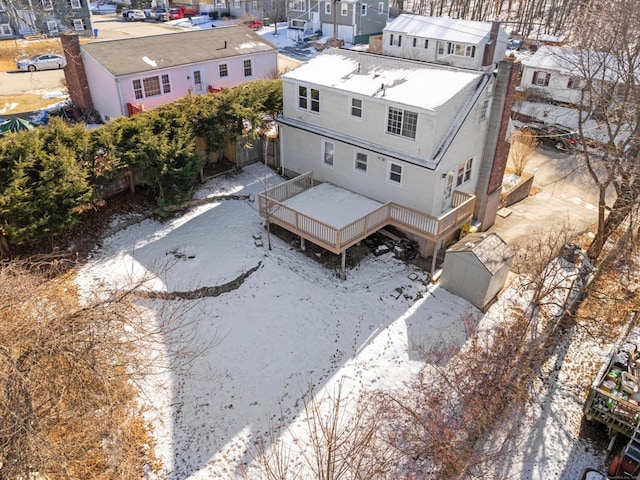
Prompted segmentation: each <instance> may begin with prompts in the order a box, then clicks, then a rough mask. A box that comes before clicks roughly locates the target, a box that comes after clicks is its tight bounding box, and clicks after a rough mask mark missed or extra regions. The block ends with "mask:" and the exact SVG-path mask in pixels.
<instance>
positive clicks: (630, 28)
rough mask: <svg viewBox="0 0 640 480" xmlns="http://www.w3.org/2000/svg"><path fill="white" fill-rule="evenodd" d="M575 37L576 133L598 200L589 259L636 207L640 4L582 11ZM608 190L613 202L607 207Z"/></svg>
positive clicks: (639, 186) (621, 0) (639, 194)
mask: <svg viewBox="0 0 640 480" xmlns="http://www.w3.org/2000/svg"><path fill="white" fill-rule="evenodd" d="M575 38H576V47H577V49H578V54H577V55H575V56H573V57H572V59H573V60H570V61H571V63H572V65H571V66H572V68H573V69H575V70H577V71H578V72H579V74H578V78H577V79H576V81H577V82H581V84H582V85H581V86H582V90H581V103H582V107H581V108H580V109H579V110H578V112H579V124H578V134H579V137H580V140H581V144H582V153H583V156H584V160H585V163H586V166H587V169H588V171H589V174H590V175H591V178H592V179H593V181H594V184H595V186H596V188H597V189H598V195H599V200H598V228H597V232H596V236H595V238H594V240H593V242H592V244H591V246H590V247H589V250H588V255H589V257H590V258H591V259H592V260H595V259H596V258H598V256H599V255H600V252H601V251H602V248H603V246H604V244H605V242H606V241H607V239H608V238H609V237H610V236H611V234H612V233H613V232H614V231H615V230H616V229H617V228H618V227H619V226H620V225H621V224H622V222H624V221H625V220H626V219H628V218H629V215H631V214H632V212H633V211H635V210H637V208H638V205H639V203H640V164H639V163H638V153H639V152H640V83H639V82H640V80H639V76H638V75H639V73H638V71H637V69H638V68H639V67H640V4H639V3H638V2H635V1H632V0H616V1H613V2H608V3H607V4H606V5H605V4H602V5H601V6H600V8H597V9H596V8H595V7H593V8H587V7H585V8H583V9H582V17H581V18H580V21H579V22H577V27H576V31H575ZM610 187H613V188H614V190H615V194H616V199H615V201H614V203H613V205H611V206H608V205H607V204H606V195H607V191H608V189H609V188H610ZM608 210H609V213H608V214H607V211H608Z"/></svg>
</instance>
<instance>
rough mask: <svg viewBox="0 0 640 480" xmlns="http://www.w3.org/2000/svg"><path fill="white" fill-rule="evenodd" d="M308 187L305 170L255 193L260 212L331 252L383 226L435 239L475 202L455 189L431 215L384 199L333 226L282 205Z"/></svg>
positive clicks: (463, 216) (465, 217) (456, 225)
mask: <svg viewBox="0 0 640 480" xmlns="http://www.w3.org/2000/svg"><path fill="white" fill-rule="evenodd" d="M312 187H313V177H312V174H311V173H306V174H304V175H300V176H298V177H296V178H294V179H292V180H289V181H287V182H285V183H282V184H280V185H278V186H277V187H273V188H271V189H268V190H267V191H266V192H264V193H261V194H259V195H258V206H259V211H260V215H261V216H262V217H264V218H266V219H267V220H268V221H270V222H272V223H275V224H277V225H280V226H282V227H284V228H286V229H287V230H289V231H291V232H293V233H295V234H296V235H300V236H301V237H303V238H305V239H307V240H309V241H311V242H313V243H315V244H317V245H319V246H321V247H323V248H326V249H327V250H330V251H331V252H333V253H340V252H342V251H344V250H345V249H347V248H349V247H350V246H352V245H355V244H356V243H358V242H359V241H361V240H362V239H364V238H366V237H368V236H369V235H371V234H372V233H375V232H376V231H378V230H380V229H381V228H383V227H384V226H386V225H393V226H396V227H399V228H401V229H403V230H405V231H408V232H410V233H413V234H415V235H418V236H420V237H423V238H426V239H427V240H430V241H433V242H437V241H439V240H441V239H442V238H443V237H444V236H446V235H448V234H449V233H451V232H453V231H454V230H455V229H457V228H459V227H460V226H462V224H464V223H466V222H468V221H469V220H471V218H472V216H473V207H474V204H475V196H473V195H469V194H467V193H464V192H459V191H455V192H454V193H453V199H452V208H451V209H449V210H448V211H447V212H445V213H443V214H442V215H440V216H438V217H434V216H432V215H427V214H425V213H422V212H419V211H417V210H414V209H412V208H409V207H405V206H403V205H399V204H397V203H394V202H388V203H386V204H384V205H382V206H381V207H380V208H378V209H377V210H374V211H373V212H371V213H369V214H368V215H366V216H364V217H362V218H359V219H358V220H356V221H355V222H352V223H350V224H349V225H346V226H344V227H342V228H335V227H333V226H331V225H327V224H326V223H324V222H320V221H319V220H316V219H314V218H311V217H309V216H307V215H304V214H303V213H300V212H298V211H297V210H294V209H293V208H290V207H288V206H286V205H284V203H283V202H284V201H286V200H288V199H289V198H291V197H294V196H295V195H298V194H299V193H302V192H304V191H305V190H308V189H310V188H312Z"/></svg>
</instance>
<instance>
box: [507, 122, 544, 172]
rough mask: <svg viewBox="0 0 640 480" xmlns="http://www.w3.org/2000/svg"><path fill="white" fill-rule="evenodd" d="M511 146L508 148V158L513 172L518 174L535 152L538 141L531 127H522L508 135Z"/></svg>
mask: <svg viewBox="0 0 640 480" xmlns="http://www.w3.org/2000/svg"><path fill="white" fill-rule="evenodd" d="M510 142H511V148H510V149H509V159H510V160H511V163H513V170H514V171H515V174H516V175H518V176H520V175H522V172H523V171H524V168H525V167H526V166H527V163H529V160H531V157H533V154H534V153H535V152H536V146H537V145H538V141H537V140H536V136H535V134H534V132H533V131H531V129H528V128H523V129H522V130H518V131H516V132H514V133H513V134H512V135H511V137H510Z"/></svg>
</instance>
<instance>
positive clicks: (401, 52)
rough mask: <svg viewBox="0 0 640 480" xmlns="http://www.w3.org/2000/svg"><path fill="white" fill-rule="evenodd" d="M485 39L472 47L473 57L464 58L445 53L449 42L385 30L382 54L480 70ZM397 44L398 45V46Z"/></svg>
mask: <svg viewBox="0 0 640 480" xmlns="http://www.w3.org/2000/svg"><path fill="white" fill-rule="evenodd" d="M392 36H393V44H392ZM414 39H416V47H414V46H413V40H414ZM487 39H488V37H487V38H486V39H484V40H483V42H482V43H479V44H476V45H473V46H475V54H474V56H473V57H464V56H460V55H454V54H449V53H447V50H448V44H449V43H450V42H440V41H439V40H437V39H433V38H430V39H426V38H424V37H418V36H415V35H407V34H406V33H405V32H392V31H388V30H385V31H384V32H383V33H382V53H383V54H384V55H391V56H393V57H401V58H409V59H412V60H420V61H424V62H438V63H442V64H445V65H452V66H455V67H461V68H472V69H474V70H480V69H482V56H483V52H484V44H485V42H486V40H487ZM425 40H429V45H428V47H427V48H424V41H425ZM398 43H400V45H398ZM440 44H442V46H443V48H444V53H443V54H439V53H438V48H439V46H440ZM465 45H466V44H465Z"/></svg>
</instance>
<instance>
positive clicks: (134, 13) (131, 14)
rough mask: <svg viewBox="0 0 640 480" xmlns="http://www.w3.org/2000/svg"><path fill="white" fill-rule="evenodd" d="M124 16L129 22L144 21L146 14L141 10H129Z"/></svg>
mask: <svg viewBox="0 0 640 480" xmlns="http://www.w3.org/2000/svg"><path fill="white" fill-rule="evenodd" d="M124 18H126V19H127V20H129V21H131V22H144V21H145V20H146V19H147V16H146V15H145V14H144V12H143V11H142V10H129V11H127V15H126V16H125V17H124Z"/></svg>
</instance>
